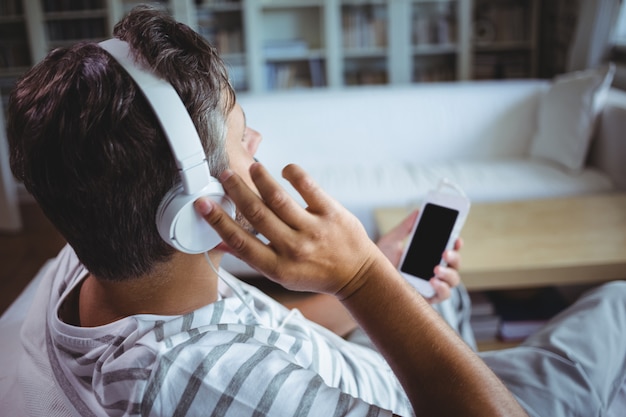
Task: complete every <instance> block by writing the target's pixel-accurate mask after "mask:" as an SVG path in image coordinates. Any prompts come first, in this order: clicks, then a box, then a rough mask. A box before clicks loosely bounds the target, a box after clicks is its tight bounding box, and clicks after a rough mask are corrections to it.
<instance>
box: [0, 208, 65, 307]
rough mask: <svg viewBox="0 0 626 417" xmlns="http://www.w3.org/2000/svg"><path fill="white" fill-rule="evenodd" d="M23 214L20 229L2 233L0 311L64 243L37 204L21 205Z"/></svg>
mask: <svg viewBox="0 0 626 417" xmlns="http://www.w3.org/2000/svg"><path fill="white" fill-rule="evenodd" d="M21 213H22V223H23V225H24V226H23V228H22V231H21V232H19V233H0V314H2V313H3V312H4V311H5V310H6V309H7V308H8V307H9V305H11V303H12V302H13V300H15V298H17V296H18V295H19V294H20V292H21V291H22V290H23V289H24V288H25V287H26V285H28V283H29V282H30V281H31V279H32V278H33V277H34V276H35V274H36V273H37V271H39V268H41V266H42V265H43V264H44V263H45V261H46V260H48V259H50V258H53V257H54V256H56V254H57V253H58V252H59V250H60V249H61V248H62V247H63V245H64V244H65V240H64V239H63V237H62V236H61V235H60V234H59V232H57V231H56V230H55V229H54V227H53V226H52V225H51V224H50V222H49V221H48V220H47V219H46V217H45V216H44V215H43V213H42V212H41V209H40V208H39V206H38V205H37V204H36V203H31V202H29V203H24V204H22V205H21Z"/></svg>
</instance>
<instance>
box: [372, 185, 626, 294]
mask: <svg viewBox="0 0 626 417" xmlns="http://www.w3.org/2000/svg"><path fill="white" fill-rule="evenodd" d="M408 212H409V208H408V207H405V208H397V207H396V208H381V209H378V210H376V213H375V216H376V221H377V224H378V227H379V230H380V232H381V233H384V232H386V231H388V230H389V229H391V228H392V227H393V226H394V225H396V224H398V223H399V222H400V221H401V220H402V219H403V218H404V216H406V215H407V214H408ZM461 237H462V238H463V240H464V242H465V245H464V247H463V249H462V250H461V255H462V259H463V261H462V266H461V276H462V277H463V282H464V283H465V285H466V287H467V288H468V289H469V290H488V289H507V288H529V287H539V286H548V285H568V284H591V283H599V282H605V281H610V280H614V279H624V278H626V193H612V194H598V195H588V196H577V197H568V198H554V199H545V200H529V201H517V202H500V203H475V204H473V205H472V208H471V210H470V213H469V216H468V218H467V221H466V223H465V227H464V229H463V231H462V233H461Z"/></svg>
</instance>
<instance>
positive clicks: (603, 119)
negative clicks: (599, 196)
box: [589, 88, 626, 190]
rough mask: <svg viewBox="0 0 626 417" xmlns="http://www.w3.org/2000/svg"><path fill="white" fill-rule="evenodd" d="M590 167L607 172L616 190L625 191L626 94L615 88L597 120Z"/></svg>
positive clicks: (610, 92)
mask: <svg viewBox="0 0 626 417" xmlns="http://www.w3.org/2000/svg"><path fill="white" fill-rule="evenodd" d="M589 165H591V166H594V167H596V168H598V169H600V170H601V171H603V172H605V173H606V174H607V175H608V176H609V177H610V178H611V180H612V181H613V183H614V185H615V187H616V188H617V189H620V190H626V92H624V91H622V90H618V89H615V88H612V89H611V90H610V91H609V94H608V96H607V100H606V104H605V106H604V109H603V110H602V113H601V114H600V117H599V119H598V126H597V130H596V135H595V138H594V140H593V142H592V145H591V149H590V154H589Z"/></svg>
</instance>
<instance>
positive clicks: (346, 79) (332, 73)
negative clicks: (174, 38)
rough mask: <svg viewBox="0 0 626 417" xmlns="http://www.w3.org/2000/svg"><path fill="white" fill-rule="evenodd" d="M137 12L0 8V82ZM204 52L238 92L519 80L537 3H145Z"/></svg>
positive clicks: (90, 2)
mask: <svg viewBox="0 0 626 417" xmlns="http://www.w3.org/2000/svg"><path fill="white" fill-rule="evenodd" d="M142 2H145V1H140V0H87V1H79V0H66V1H63V2H59V1H54V0H38V1H24V0H0V11H1V12H3V13H2V14H1V16H2V17H0V35H2V36H1V39H2V40H0V54H2V55H0V76H2V82H3V84H6V81H5V80H6V77H7V74H13V75H17V74H20V73H22V72H23V71H24V70H25V69H26V68H28V67H29V66H30V65H31V63H33V62H38V61H39V60H41V59H42V58H43V57H44V56H45V55H46V53H47V52H48V51H49V50H50V49H52V48H54V47H57V46H64V45H68V44H71V43H74V42H76V41H78V40H83V39H88V40H94V41H98V40H101V39H104V38H106V37H108V36H110V33H111V31H112V28H113V25H114V24H115V22H117V21H118V20H119V19H120V18H121V17H122V16H123V15H124V14H125V13H126V12H127V11H128V10H130V9H131V8H132V7H134V6H135V5H137V4H139V3H142ZM149 3H154V4H158V5H161V6H162V7H164V8H166V9H167V10H169V12H170V13H171V14H172V15H173V16H174V17H175V18H176V19H177V20H179V21H181V22H183V23H186V24H188V25H190V26H191V27H193V28H194V29H195V30H197V31H198V32H199V33H200V34H202V35H203V36H205V37H206V38H207V39H208V40H210V41H211V42H212V43H213V44H214V45H215V46H216V47H217V48H218V50H219V51H220V54H221V55H222V57H223V58H224V60H225V61H226V63H227V65H228V66H229V69H230V73H231V77H232V81H233V85H234V86H235V88H236V90H238V91H240V92H243V91H245V92H250V93H263V92H268V91H270V92H271V91H276V90H283V89H302V88H305V89H306V88H342V87H347V86H357V85H365V84H389V85H401V84H410V83H421V82H437V81H453V80H469V79H487V78H527V77H534V76H536V74H537V33H538V21H539V19H538V17H539V1H538V0H171V1H160V2H157V1H152V2H149ZM9 84H10V83H9Z"/></svg>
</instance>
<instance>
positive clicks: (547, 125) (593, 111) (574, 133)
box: [530, 64, 615, 171]
mask: <svg viewBox="0 0 626 417" xmlns="http://www.w3.org/2000/svg"><path fill="white" fill-rule="evenodd" d="M614 72H615V67H614V66H613V65H612V64H610V65H607V66H604V67H602V68H598V69H589V70H585V71H576V72H572V73H568V74H564V75H560V76H558V77H556V78H555V79H554V83H553V84H552V86H551V87H550V89H549V90H548V91H547V92H546V93H545V95H544V96H543V98H542V100H541V102H540V104H539V109H538V111H539V114H538V126H537V131H536V133H535V135H534V138H533V141H532V144H531V149H530V155H531V156H532V157H535V158H543V159H546V160H548V161H553V162H555V163H557V164H559V165H561V166H562V167H564V168H566V169H569V170H572V171H578V170H580V169H582V167H583V165H584V162H585V158H586V156H587V150H588V149H589V143H590V141H591V137H592V134H593V129H594V126H595V121H596V119H597V116H598V114H599V113H600V111H601V110H602V107H603V103H604V100H605V98H606V95H607V93H608V90H609V87H610V85H611V81H612V80H613V74H614Z"/></svg>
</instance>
